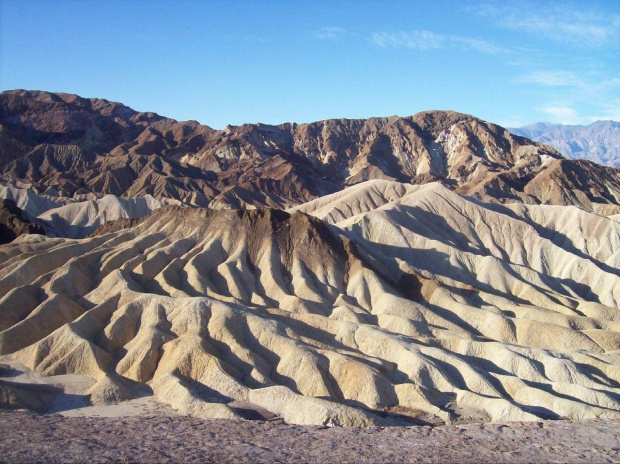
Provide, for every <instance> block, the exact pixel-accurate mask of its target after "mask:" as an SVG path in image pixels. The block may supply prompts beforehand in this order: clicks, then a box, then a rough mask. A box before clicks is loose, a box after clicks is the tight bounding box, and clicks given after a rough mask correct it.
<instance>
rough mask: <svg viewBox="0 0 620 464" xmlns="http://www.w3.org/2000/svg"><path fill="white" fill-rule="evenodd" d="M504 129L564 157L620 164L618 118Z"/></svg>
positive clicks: (539, 123) (610, 164)
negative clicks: (576, 123) (556, 151)
mask: <svg viewBox="0 0 620 464" xmlns="http://www.w3.org/2000/svg"><path fill="white" fill-rule="evenodd" d="M508 130H509V131H510V132H512V133H513V134H515V135H521V136H523V137H527V138H530V139H532V140H534V141H536V142H541V143H545V144H548V145H551V146H552V147H553V148H555V149H556V150H558V151H559V152H560V153H562V154H563V155H565V156H566V157H568V158H572V159H587V160H590V161H594V162H595V163H599V164H606V165H608V166H613V167H620V122H617V121H596V122H593V123H592V124H590V125H589V126H568V125H562V124H552V123H548V122H537V123H534V124H530V125H529V126H524V127H519V128H509V129H508Z"/></svg>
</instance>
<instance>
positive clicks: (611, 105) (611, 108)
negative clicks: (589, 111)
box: [588, 98, 620, 122]
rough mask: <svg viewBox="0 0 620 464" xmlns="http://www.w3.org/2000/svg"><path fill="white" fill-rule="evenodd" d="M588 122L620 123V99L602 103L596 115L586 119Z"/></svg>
mask: <svg viewBox="0 0 620 464" xmlns="http://www.w3.org/2000/svg"><path fill="white" fill-rule="evenodd" d="M588 119H589V120H590V122H594V121H606V120H610V119H611V120H612V121H620V98H616V99H613V100H610V101H608V102H606V103H604V104H603V105H602V106H601V111H600V113H599V114H598V115H595V116H592V117H590V118H588Z"/></svg>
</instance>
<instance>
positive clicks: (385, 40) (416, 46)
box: [371, 30, 509, 54]
mask: <svg viewBox="0 0 620 464" xmlns="http://www.w3.org/2000/svg"><path fill="white" fill-rule="evenodd" d="M371 40H372V41H373V42H374V43H375V45H377V46H379V47H381V48H386V47H394V48H401V47H403V48H410V49H413V50H437V49H441V48H445V47H461V48H463V49H465V50H475V51H478V52H482V53H490V54H497V53H508V52H509V50H508V49H506V48H503V47H498V46H496V45H493V44H492V43H489V42H486V41H484V40H478V39H474V38H471V37H459V36H454V35H442V34H436V33H435V32H431V31H425V30H414V31H411V32H405V31H399V32H374V33H373V34H372V37H371Z"/></svg>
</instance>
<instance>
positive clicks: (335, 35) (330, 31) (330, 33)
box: [314, 26, 346, 40]
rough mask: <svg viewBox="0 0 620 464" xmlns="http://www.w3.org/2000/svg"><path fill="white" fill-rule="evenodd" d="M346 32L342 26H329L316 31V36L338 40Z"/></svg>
mask: <svg viewBox="0 0 620 464" xmlns="http://www.w3.org/2000/svg"><path fill="white" fill-rule="evenodd" d="M345 32H346V30H345V29H343V28H342V27H336V26H328V27H322V28H321V29H319V30H318V31H314V37H315V38H317V39H322V40H336V39H339V38H340V37H342V36H343V35H344V33H345Z"/></svg>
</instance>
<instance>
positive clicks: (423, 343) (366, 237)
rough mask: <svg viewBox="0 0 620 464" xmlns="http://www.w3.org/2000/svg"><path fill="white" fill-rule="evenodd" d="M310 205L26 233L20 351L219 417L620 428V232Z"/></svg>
mask: <svg viewBox="0 0 620 464" xmlns="http://www.w3.org/2000/svg"><path fill="white" fill-rule="evenodd" d="M296 209H297V211H291V212H290V213H287V212H283V211H277V210H261V209H258V210H251V211H209V210H204V209H188V208H185V209H184V208H178V207H164V208H160V209H158V210H157V211H155V212H153V213H152V214H151V215H149V216H148V217H147V218H146V220H145V221H144V222H143V223H141V224H140V225H138V226H136V227H134V228H132V229H125V230H120V231H116V232H112V233H108V234H106V235H101V236H96V237H93V238H89V239H84V240H71V239H46V238H43V237H34V236H30V238H29V236H23V237H21V238H20V239H18V240H17V241H16V242H14V243H12V244H9V245H5V246H3V247H1V248H0V262H1V263H2V266H1V267H2V269H1V270H0V295H4V296H3V297H1V298H0V331H1V332H0V353H1V354H3V355H9V356H11V357H13V358H15V359H17V360H19V361H21V362H23V363H24V364H26V365H27V366H29V367H31V368H32V369H34V370H36V371H38V372H41V373H43V374H46V375H53V374H64V373H73V374H83V375H88V376H91V377H93V378H95V379H96V380H97V383H96V384H95V385H94V386H93V387H92V389H91V393H92V397H91V399H92V401H93V402H110V401H121V400H125V399H128V398H130V397H131V396H132V394H134V393H133V392H134V391H135V390H134V387H135V386H136V385H138V384H148V385H149V386H150V387H151V388H152V390H153V392H154V394H155V396H156V397H157V398H159V399H160V400H162V401H164V402H166V403H169V404H170V405H171V406H172V407H173V408H175V409H177V410H179V411H181V412H183V413H188V414H195V415H199V416H204V417H237V416H238V415H237V412H236V410H235V408H234V407H232V406H231V403H230V402H231V401H232V400H237V401H242V402H247V403H252V404H255V405H257V406H261V407H263V408H265V409H268V410H270V411H272V412H274V413H276V414H278V415H281V416H282V417H284V419H285V420H286V421H288V422H293V423H336V424H341V425H368V424H371V423H390V422H391V423H397V422H398V421H397V419H396V418H395V416H394V415H390V414H388V415H387V416H386V414H385V412H399V413H401V414H405V415H406V414H414V411H423V412H424V414H425V415H426V416H425V417H431V416H435V417H436V418H439V419H442V420H449V419H451V418H455V417H458V416H459V415H466V416H471V417H477V418H480V419H491V420H535V419H539V418H572V419H577V418H592V417H618V416H620V413H619V412H618V411H619V410H620V364H618V360H619V358H620V356H619V353H618V350H619V349H620V316H619V315H618V300H619V299H620V284H619V283H618V280H619V279H618V272H619V271H618V268H619V265H618V262H619V259H620V257H619V254H618V250H619V249H620V241H619V232H620V224H618V223H617V222H615V221H613V220H611V219H608V218H605V217H602V216H597V215H594V214H591V213H586V212H584V211H582V210H579V209H577V208H574V207H555V206H524V205H511V206H501V205H486V204H482V203H475V202H473V201H470V200H467V199H464V198H462V197H460V196H458V195H457V194H455V193H453V192H451V191H449V190H447V189H446V188H444V187H443V186H441V185H439V184H429V185H426V186H410V185H404V184H398V183H394V182H387V181H373V182H368V183H364V184H361V185H357V186H354V187H351V188H349V189H347V190H344V191H343V192H339V193H337V194H334V195H332V196H328V197H324V198H321V199H319V200H316V201H314V202H312V203H309V204H306V205H303V206H301V207H299V208H296ZM300 210H301V211H300ZM312 215H316V216H317V217H313V216H312ZM320 218H321V219H320ZM323 219H324V220H323ZM329 223H331V224H329Z"/></svg>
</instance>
